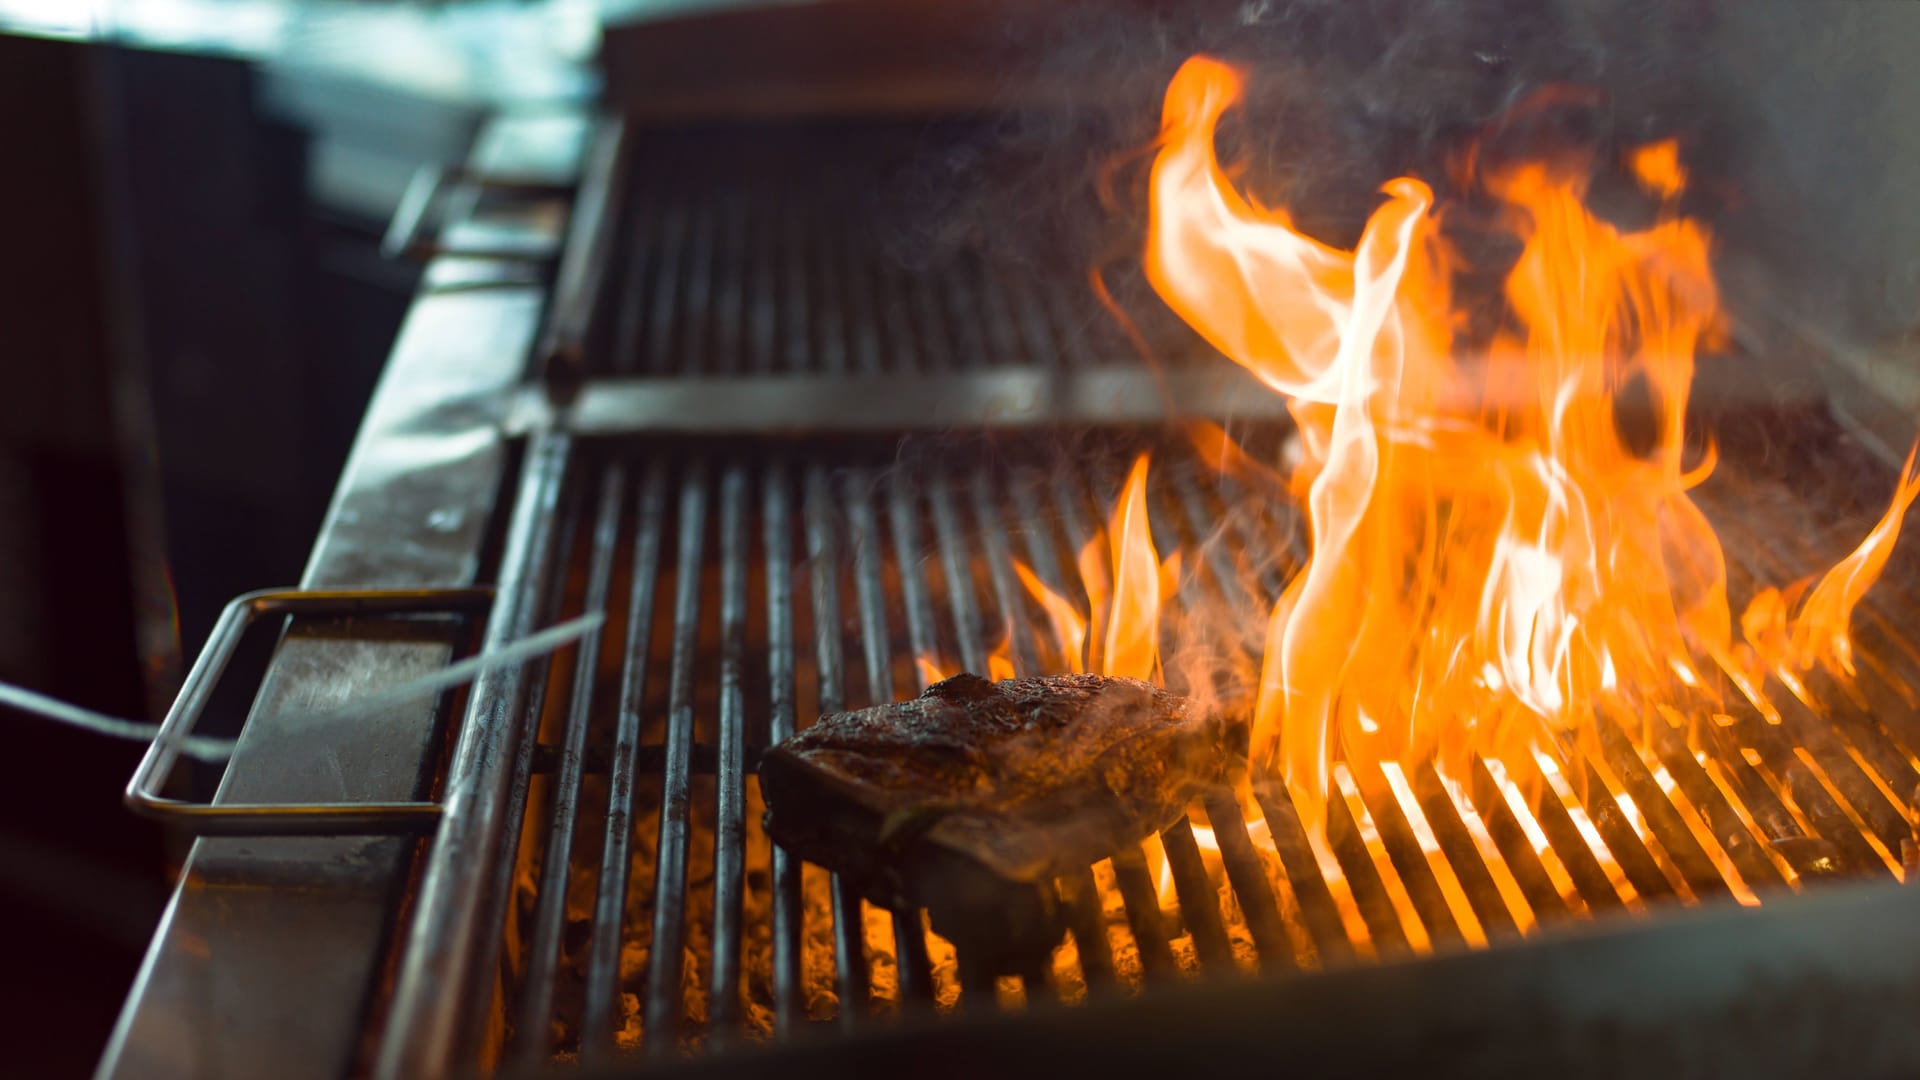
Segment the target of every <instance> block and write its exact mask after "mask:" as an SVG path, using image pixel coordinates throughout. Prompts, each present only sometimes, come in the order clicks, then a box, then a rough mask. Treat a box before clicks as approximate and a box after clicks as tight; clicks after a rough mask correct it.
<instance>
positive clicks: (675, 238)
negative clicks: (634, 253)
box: [641, 194, 687, 375]
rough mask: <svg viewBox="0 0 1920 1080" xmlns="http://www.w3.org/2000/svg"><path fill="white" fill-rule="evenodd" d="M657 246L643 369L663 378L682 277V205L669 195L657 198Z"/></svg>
mask: <svg viewBox="0 0 1920 1080" xmlns="http://www.w3.org/2000/svg"><path fill="white" fill-rule="evenodd" d="M661 199H662V202H663V205H662V207H661V210H660V218H661V220H660V234H659V235H660V247H659V248H658V249H657V250H656V252H655V255H656V260H655V264H654V265H655V270H654V278H653V316H652V317H651V318H649V319H648V320H647V343H646V353H645V360H646V363H645V364H643V365H641V366H642V367H643V368H644V369H645V370H648V371H651V372H653V373H654V374H657V375H664V374H667V373H668V372H670V371H672V370H673V357H672V350H673V331H674V326H675V324H676V323H678V322H679V315H680V310H681V304H680V299H679V291H680V286H681V283H682V281H683V279H684V277H685V274H684V273H683V272H682V271H681V269H680V259H681V255H682V252H681V249H682V248H683V247H684V246H685V243H686V235H687V209H686V205H685V204H684V203H682V202H680V201H678V200H677V199H676V198H675V197H673V196H671V195H664V194H663V195H662V196H661Z"/></svg>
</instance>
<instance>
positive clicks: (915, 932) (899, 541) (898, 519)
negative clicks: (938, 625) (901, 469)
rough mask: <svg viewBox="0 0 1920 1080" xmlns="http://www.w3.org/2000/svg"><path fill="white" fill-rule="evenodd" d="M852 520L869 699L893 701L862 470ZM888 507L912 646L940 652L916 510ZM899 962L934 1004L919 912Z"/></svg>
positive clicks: (906, 923) (900, 940)
mask: <svg viewBox="0 0 1920 1080" xmlns="http://www.w3.org/2000/svg"><path fill="white" fill-rule="evenodd" d="M846 484H847V486H846V499H847V506H848V507H849V508H850V511H851V512H850V514H849V520H850V522H851V524H852V526H853V566H854V584H855V587H856V589H857V592H858V595H859V598H860V639H861V643H862V647H863V651H864V654H865V660H866V669H867V700H868V701H869V702H870V703H873V704H880V703H883V702H888V701H892V700H893V699H894V686H893V668H892V666H891V665H892V658H893V648H892V645H891V643H890V641H889V639H888V637H887V624H886V615H885V612H886V598H885V596H884V594H883V593H882V592H881V585H880V559H881V555H880V526H879V522H878V521H876V520H875V519H874V513H873V504H872V503H871V502H869V501H868V500H869V498H870V496H869V494H868V493H869V492H870V491H871V490H872V488H873V486H874V485H873V481H872V479H871V478H870V477H869V476H868V475H867V474H866V473H865V472H864V471H861V470H851V471H849V472H848V474H847V481H846ZM892 495H893V499H892V501H891V503H890V504H889V506H888V512H889V514H890V515H891V521H892V524H893V540H894V545H895V548H894V551H895V557H896V559H897V560H898V566H899V569H900V593H901V597H902V598H903V600H904V601H905V603H906V609H907V634H908V637H909V639H910V640H911V645H910V646H909V647H910V648H911V649H912V650H913V655H914V656H915V657H921V656H933V655H935V654H936V650H935V647H934V645H933V613H932V608H931V607H930V606H929V604H928V601H927V591H926V582H925V581H924V580H922V579H921V577H920V575H919V574H918V573H915V572H913V571H912V569H910V568H912V567H913V566H914V564H915V563H916V562H917V561H918V559H919V551H920V548H919V544H918V542H917V541H916V540H915V539H914V534H913V517H912V511H911V509H910V508H909V507H908V506H907V504H906V502H905V501H904V499H903V498H902V497H901V495H900V492H899V489H898V488H895V489H894V491H893V492H892ZM916 674H917V675H918V677H919V686H920V689H922V690H925V689H926V688H927V679H926V677H925V672H924V671H919V670H918V668H917V667H916ZM893 948H894V963H895V964H896V965H898V967H899V970H900V998H901V1000H902V1001H929V1000H932V998H933V961H932V959H931V958H930V957H928V955H927V939H926V934H925V933H924V931H923V930H922V928H921V917H920V914H919V913H918V912H913V913H906V912H894V915H893Z"/></svg>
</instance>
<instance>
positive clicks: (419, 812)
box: [126, 588, 493, 836]
mask: <svg viewBox="0 0 1920 1080" xmlns="http://www.w3.org/2000/svg"><path fill="white" fill-rule="evenodd" d="M492 600H493V590H492V589H486V588H464V589H317V590H272V589H267V590H261V591H259V592H251V593H248V594H246V595H245V596H241V597H238V598H236V599H235V600H234V601H233V602H232V603H230V604H228V605H227V607H226V610H225V611H222V612H221V613H220V619H219V621H218V622H216V623H215V624H214V627H213V632H212V633H211V634H210V635H209V636H208V638H207V644H206V647H205V648H204V649H203V650H201V653H200V658H199V659H198V660H197V661H195V663H194V665H193V669H192V670H191V671H189V672H188V673H187V678H186V681H185V682H184V683H183V684H182V685H181V687H180V696H179V697H178V698H176V699H175V700H174V702H173V705H172V707H171V708H169V709H168V710H167V715H166V718H165V719H164V720H162V721H161V722H160V730H159V732H158V733H157V734H156V735H155V737H154V740H153V745H152V746H150V747H148V748H147V753H146V756H145V757H143V758H141V760H140V765H139V767H138V768H137V769H135V770H134V774H133V779H132V780H131V781H130V782H129V783H128V784H127V794H126V801H127V806H128V808H129V809H131V810H133V811H135V812H136V813H140V814H145V815H147V816H148V817H152V818H155V819H158V820H160V821H164V822H167V823H168V824H170V825H174V826H176V827H181V828H186V829H188V830H190V831H192V832H194V833H196V834H198V835H201V836H379V835H387V834H392V833H411V832H421V831H425V830H428V829H432V828H433V827H434V825H435V823H437V822H438V821H439V819H440V804H439V803H437V802H398V803H366V802H352V803H339V802H332V803H235V802H227V803H221V804H217V805H216V804H211V803H206V804H203V803H192V802H186V801H183V800H179V799H169V798H166V797H164V796H162V795H161V794H160V787H161V785H162V784H164V783H165V782H166V780H167V777H168V776H169V775H170V774H171V772H172V770H173V766H174V763H175V762H176V761H177V760H178V759H179V756H180V745H181V741H182V740H184V739H185V738H186V737H187V736H189V735H191V734H193V728H194V725H195V724H197V723H198V722H199V720H200V714H201V713H202V712H203V711H205V709H206V707H207V703H208V702H209V701H211V700H212V698H213V691H214V687H215V686H216V685H217V684H218V683H219V681H220V676H221V674H222V673H223V672H225V671H226V668H227V664H228V662H229V661H231V660H232V659H233V653H234V650H235V649H238V648H239V647H240V640H241V638H242V636H244V635H245V634H246V632H247V628H248V627H250V626H252V625H254V624H255V623H256V622H257V621H258V620H260V619H262V618H266V617H270V616H290V615H291V616H332V617H336V618H351V617H355V616H359V617H366V616H394V615H423V614H442V613H444V614H462V613H471V612H473V611H475V610H484V609H485V608H486V606H487V605H488V604H489V603H490V602H492Z"/></svg>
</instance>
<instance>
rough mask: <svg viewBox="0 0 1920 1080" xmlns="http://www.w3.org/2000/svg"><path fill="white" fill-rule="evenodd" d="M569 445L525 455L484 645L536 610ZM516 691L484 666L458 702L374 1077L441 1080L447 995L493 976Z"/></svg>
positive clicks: (457, 1052)
mask: <svg viewBox="0 0 1920 1080" xmlns="http://www.w3.org/2000/svg"><path fill="white" fill-rule="evenodd" d="M570 447H571V440H570V439H569V437H568V436H566V435H565V434H561V433H553V434H547V435H542V436H540V437H538V438H536V439H535V440H534V441H533V444H532V445H531V446H530V447H528V449H527V454H526V460H525V462H524V463H523V465H522V468H521V478H520V486H519V490H518V492H517V494H516V496H515V499H514V508H513V516H512V518H511V520H510V522H509V524H508V527H507V538H506V543H505V545H504V546H503V548H502V551H501V556H500V572H499V577H498V593H497V595H496V597H495V600H494V609H493V615H492V618H491V620H490V621H489V622H488V624H487V631H486V635H485V639H484V646H483V647H485V648H497V647H500V646H502V645H505V644H506V643H508V642H511V641H513V640H514V639H515V638H518V637H520V636H522V635H524V634H525V633H526V632H527V630H528V629H529V627H530V625H531V623H532V620H533V618H534V613H535V611H536V609H537V608H538V607H539V598H540V596H541V595H542V593H543V589H542V585H543V582H544V580H545V573H546V570H547V565H548V562H549V545H550V544H551V541H552V537H553V525H554V518H555V513H554V510H555V507H556V506H557V504H558V500H559V494H560V488H561V482H562V480H563V478H564V477H565V475H566V466H567V458H568V451H569V449H570ZM521 685H522V670H521V666H520V665H510V666H508V667H504V668H497V669H490V670H487V671H485V672H482V673H481V675H480V677H479V678H478V679H476V680H474V685H473V690H472V692H471V693H470V694H469V696H468V699H467V715H466V718H465V720H464V721H463V723H462V726H461V730H460V737H459V741H458V742H457V743H456V745H455V747H454V751H453V760H452V762H451V764H450V765H449V767H448V772H447V782H446V795H445V798H444V800H443V805H444V807H445V810H444V812H443V813H442V814H441V818H440V826H439V829H438V830H437V831H436V832H435V834H434V841H433V848H432V850H431V851H430V852H429V853H428V855H427V858H426V866H425V869H424V871H423V873H422V876H421V882H420V891H419V894H418V899H417V900H416V902H415V905H414V914H413V920H412V923H411V925H410V926H409V927H408V931H407V937H406V944H405V946H404V950H405V951H404V953H403V955H402V959H401V962H400V969H399V973H398V975H397V977H396V982H395V986H394V993H393V1002H392V1005H391V1007H390V1008H389V1010H388V1019H387V1032H386V1037H385V1040H384V1042H383V1043H382V1045H381V1048H380V1053H379V1058H378V1061H377V1063H376V1066H375V1073H376V1075H378V1076H382V1077H387V1078H392V1080H400V1078H403V1077H413V1076H444V1075H448V1074H450V1073H453V1072H456V1071H458V1070H459V1069H460V1068H462V1067H463V1065H464V1062H463V1060H462V1058H463V1052H464V1051H465V1050H466V1049H467V1047H466V1046H465V1045H463V1036H464V1035H465V1033H466V1031H467V1030H468V1029H467V1021H468V1019H469V1018H467V1017H463V1016H462V1015H461V1014H462V1011H463V1007H464V1006H465V1005H466V1004H467V1000H468V999H467V997H466V995H464V994H461V993H457V992H452V993H450V992H449V988H454V987H464V986H470V985H473V984H474V982H475V981H485V982H487V983H491V981H492V976H493V972H492V971H491V970H490V969H487V968H485V967H484V966H482V965H483V961H484V959H485V956H486V955H488V954H489V953H491V952H492V951H493V950H497V948H498V943H499V930H500V927H499V925H498V924H494V925H490V926H489V925H484V924H483V915H484V914H485V912H486V911H487V910H488V908H489V907H490V906H491V905H490V904H489V903H488V900H489V897H487V896H486V895H485V893H486V891H487V879H488V878H489V876H490V875H489V869H490V868H492V867H494V866H495V865H496V862H495V860H496V859H497V858H498V856H499V854H500V849H501V846H502V840H503V837H504V835H505V833H506V831H507V828H508V826H509V824H510V823H509V822H508V821H507V818H506V815H507V812H508V810H509V809H510V807H509V805H508V804H509V802H510V795H511V793H512V787H513V780H514V775H513V774H514V771H515V770H514V761H515V752H516V751H517V749H518V745H519V740H520V739H521V738H523V737H526V736H525V733H524V732H522V731H520V730H519V727H520V725H519V724H517V723H516V720H519V719H520V716H519V714H518V706H519V704H520V702H521V693H520V690H521ZM489 942H490V943H491V947H489V944H488V943H489Z"/></svg>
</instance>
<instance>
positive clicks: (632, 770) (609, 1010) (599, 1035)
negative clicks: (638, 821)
mask: <svg viewBox="0 0 1920 1080" xmlns="http://www.w3.org/2000/svg"><path fill="white" fill-rule="evenodd" d="M666 516H667V468H666V463H665V462H663V461H654V462H652V463H651V464H649V465H648V467H647V472H646V478H645V479H644V480H643V481H642V482H641V488H640V503H639V511H638V520H637V522H636V524H635V527H634V539H633V563H632V584H631V585H630V586H629V590H628V594H627V632H626V663H625V664H623V665H622V668H621V673H620V703H619V712H618V713H616V714H615V719H614V734H613V754H612V756H611V758H610V759H609V761H608V767H607V831H606V839H605V841H604V843H603V846H602V848H601V857H600V872H599V876H598V879H597V880H598V882H599V891H598V892H597V893H596V894H595V897H594V905H593V925H594V926H595V927H596V928H597V929H598V931H599V932H598V933H595V934H594V935H593V937H592V941H591V944H590V946H589V952H588V956H587V985H586V994H585V999H586V1000H585V1003H584V1006H583V1009H582V1013H583V1015H582V1020H581V1036H580V1044H581V1052H582V1054H583V1056H585V1057H587V1058H588V1059H593V1058H596V1057H603V1056H605V1055H606V1054H607V1053H608V1052H609V1051H611V1050H612V1048H613V1032H614V1020H615V1017H616V1015H617V1014H618V1009H619V1000H620V987H619V977H620V942H621V931H622V929H623V927H624V926H625V923H626V904H627V883H628V878H629V876H630V875H631V873H632V869H633V829H634V818H635V810H636V807H635V805H634V803H635V798H636V792H635V790H634V787H635V781H636V780H637V779H638V770H639V762H638V758H639V752H640V729H641V708H642V705H643V703H644V702H645V701H646V693H647V667H648V665H647V656H648V655H649V653H650V650H651V647H652V638H653V605H654V596H655V593H656V591H657V586H658V582H659V577H658V572H659V568H660V543H661V535H662V533H664V532H665V531H666Z"/></svg>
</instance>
